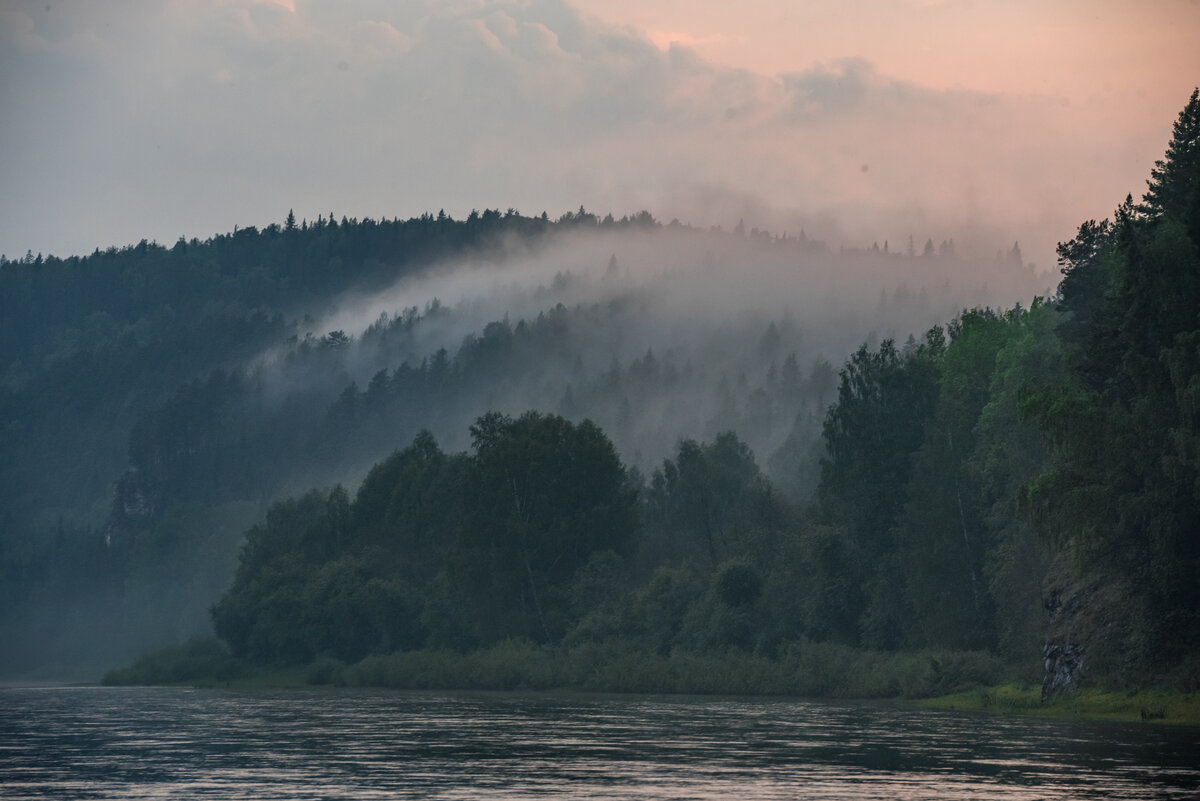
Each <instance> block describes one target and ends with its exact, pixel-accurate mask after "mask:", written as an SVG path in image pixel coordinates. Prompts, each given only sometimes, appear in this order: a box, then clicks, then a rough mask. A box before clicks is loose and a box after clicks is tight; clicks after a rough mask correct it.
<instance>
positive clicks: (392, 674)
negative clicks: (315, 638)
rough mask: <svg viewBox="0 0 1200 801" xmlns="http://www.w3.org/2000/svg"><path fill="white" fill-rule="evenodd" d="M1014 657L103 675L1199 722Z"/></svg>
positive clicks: (147, 681) (510, 655) (503, 652)
mask: <svg viewBox="0 0 1200 801" xmlns="http://www.w3.org/2000/svg"><path fill="white" fill-rule="evenodd" d="M1012 673H1013V671H1012V668H1011V667H1010V666H1008V665H1005V664H1003V663H1002V662H1001V661H1000V660H999V659H997V658H996V657H995V656H993V655H991V654H987V653H984V652H980V651H935V650H928V651H919V652H910V653H889V652H883V651H866V650H861V649H855V648H849V647H847V646H843V645H837V644H833V643H815V642H810V641H805V640H800V641H796V642H792V643H789V644H787V645H786V646H785V647H783V648H781V649H780V651H779V653H778V654H776V655H775V656H773V657H768V656H762V655H756V654H752V653H747V652H744V651H736V650H730V651H726V652H723V653H694V652H687V651H680V650H676V651H673V652H671V653H670V654H666V655H664V654H658V653H646V652H644V651H640V650H637V649H634V648H629V647H627V646H623V645H622V644H619V643H609V644H595V643H586V644H582V645H577V646H575V647H571V648H564V647H551V646H545V645H538V644H535V643H532V642H529V641H525V640H507V641H504V642H502V643H499V644H497V645H495V646H493V647H491V648H487V649H482V650H477V651H470V652H466V653H460V652H457V651H448V650H421V651H408V652H398V653H393V654H387V655H372V656H368V657H366V658H364V659H362V660H361V661H359V662H356V663H354V664H350V665H347V664H345V663H343V662H341V661H339V660H337V659H335V658H332V657H325V658H319V659H316V660H314V661H313V662H311V663H309V664H307V665H303V666H273V667H264V666H253V665H249V664H247V663H245V662H243V661H241V660H238V659H237V658H235V657H233V656H232V655H231V654H230V653H229V651H228V649H227V648H226V647H225V645H224V644H223V643H221V642H220V641H219V640H217V639H215V638H201V639H195V640H191V641H189V642H188V643H185V644H184V645H180V646H172V647H170V648H165V649H163V650H160V651H156V652H154V653H151V654H147V655H146V656H144V657H142V658H141V659H139V660H138V661H137V662H136V663H134V664H133V665H131V666H129V667H126V668H122V669H119V670H114V671H111V672H109V673H108V674H107V675H106V676H105V677H104V680H103V683H104V684H106V685H184V686H196V687H221V688H236V689H250V688H297V687H309V686H339V687H381V688H390V689H397V690H489V691H549V690H570V691H584V692H605V693H647V694H684V695H757V696H783V697H806V698H824V699H851V698H854V699H905V700H915V701H917V702H918V703H919V704H920V705H921V706H926V707H930V708H938V709H950V710H958V711H967V712H989V713H1000V714H1019V715H1034V716H1048V717H1070V718H1088V719H1104V720H1125V721H1138V720H1141V721H1146V722H1154V723H1173V724H1190V725H1196V724H1200V694H1197V693H1195V692H1183V691H1179V690H1174V689H1170V688H1149V689H1142V690H1120V691H1106V690H1104V689H1101V688H1096V687H1091V688H1084V689H1082V690H1079V691H1077V692H1076V693H1075V694H1073V695H1072V696H1069V697H1062V698H1057V699H1053V700H1051V701H1048V702H1044V703H1043V702H1042V701H1041V697H1040V688H1039V686H1038V685H1037V684H1031V683H1029V682H1011V683H1002V682H1004V681H1005V680H1006V679H1009V678H1010V677H1011V676H1012Z"/></svg>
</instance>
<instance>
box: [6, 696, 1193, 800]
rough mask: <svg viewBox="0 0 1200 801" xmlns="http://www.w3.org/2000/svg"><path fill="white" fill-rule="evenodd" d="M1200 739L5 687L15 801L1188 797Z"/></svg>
mask: <svg viewBox="0 0 1200 801" xmlns="http://www.w3.org/2000/svg"><path fill="white" fill-rule="evenodd" d="M1198 753H1200V729H1196V728H1186V729H1184V728H1173V727H1162V726H1146V725H1115V724H1098V723H1078V722H1061V721H1041V720H1025V719H1013V718H998V717H982V716H970V715H958V714H954V713H945V712H935V711H924V710H914V709H911V708H907V707H900V706H894V705H887V704H836V703H814V702H803V701H792V700H757V699H755V700H747V699H708V698H704V699H696V698H676V697H639V696H634V697H622V696H590V695H582V696H572V695H513V694H461V693H440V694H439V693H395V692H383V691H379V692H373V691H333V690H313V691H271V692H230V691H219V690H184V689H167V688H151V689H146V688H95V687H93V688H31V689H0V797H3V798H6V799H25V798H56V799H72V798H113V799H116V798H120V799H138V798H229V799H234V798H255V799H263V798H278V799H308V798H313V799H315V798H321V799H328V798H355V799H360V798H362V799H370V798H389V799H392V798H441V799H458V798H463V799H465V798H471V799H478V798H484V799H492V798H530V797H553V798H580V799H583V798H587V799H593V798H628V799H646V798H675V799H709V798H712V799H717V798H719V799H723V801H734V800H735V799H784V798H786V799H1068V798H1070V799H1079V798H1128V799H1166V798H1186V797H1188V796H1189V795H1190V794H1192V793H1194V792H1196V790H1197V788H1198V787H1200V762H1198V761H1197V757H1196V754H1198Z"/></svg>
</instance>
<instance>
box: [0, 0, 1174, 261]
mask: <svg viewBox="0 0 1200 801" xmlns="http://www.w3.org/2000/svg"><path fill="white" fill-rule="evenodd" d="M0 14H3V20H2V25H0V31H2V32H0V37H2V39H3V42H2V44H3V46H2V47H0V75H2V76H3V77H2V78H0V81H2V82H3V83H2V84H0V86H2V87H3V92H4V101H5V102H4V103H3V104H2V106H0V114H2V115H3V116H2V117H0V122H2V123H3V127H4V130H5V132H6V133H5V138H6V147H5V148H3V150H2V151H0V181H3V183H4V185H5V187H6V189H7V190H8V191H6V192H5V193H4V200H3V201H0V203H3V207H2V208H0V212H2V213H0V250H3V251H4V252H5V253H7V255H9V256H10V257H16V256H20V255H22V254H23V253H24V250H25V249H26V248H30V249H33V250H34V251H39V250H41V251H47V252H55V253H57V254H60V255H65V254H69V253H77V252H90V250H91V249H92V248H94V247H97V246H100V247H104V246H107V245H114V244H115V245H122V244H127V243H130V242H134V241H137V240H138V239H140V238H143V237H145V238H151V239H157V240H159V241H172V240H174V239H175V238H177V237H178V236H181V235H183V236H189V237H190V236H197V235H198V236H206V235H208V234H209V233H213V232H217V231H224V230H229V229H231V228H232V227H233V226H234V225H238V224H240V225H246V224H258V225H262V224H265V223H267V222H270V221H272V220H277V219H279V218H281V217H282V216H283V214H285V213H286V211H287V209H288V208H294V209H296V212H297V214H298V215H299V216H301V217H315V216H316V215H317V214H319V213H329V212H334V213H335V214H337V215H339V216H340V215H342V214H346V215H349V216H375V217H378V216H381V215H382V216H387V217H391V216H394V215H399V216H408V215H413V214H418V213H420V212H422V211H426V210H436V209H438V208H445V209H446V210H447V211H449V212H451V213H454V214H455V215H465V213H466V212H467V211H469V210H470V209H471V208H484V207H499V208H507V207H510V206H511V207H516V208H519V209H521V210H523V211H525V212H536V211H540V210H542V209H548V210H550V211H551V212H552V213H557V212H559V211H561V210H564V209H568V208H576V207H578V206H579V205H580V204H584V205H586V206H587V207H588V208H591V209H594V210H600V211H602V212H603V211H608V210H612V211H615V212H616V213H618V214H620V213H625V212H632V211H636V210H638V209H640V208H649V209H651V210H652V211H654V213H655V214H656V215H657V216H659V217H661V218H664V219H670V218H671V217H678V218H680V219H681V220H683V221H685V222H692V223H694V224H697V225H711V224H722V225H725V226H732V225H734V224H735V223H736V222H737V220H738V219H739V218H741V217H746V216H747V215H749V216H750V218H749V219H747V220H746V223H747V225H759V226H762V227H771V228H772V229H774V230H785V229H790V230H792V231H796V230H798V229H799V228H801V227H807V228H808V231H809V233H810V234H815V235H820V236H824V237H826V238H827V239H830V240H831V241H834V242H845V243H847V244H850V245H869V244H870V242H871V241H873V240H883V239H885V238H889V237H890V238H891V239H893V240H895V239H898V238H900V237H902V236H906V235H908V234H910V233H911V234H914V235H915V236H917V237H918V238H923V237H925V236H933V237H935V238H938V239H940V238H944V237H950V236H954V237H956V238H957V239H958V240H959V241H960V243H964V244H966V243H967V242H968V241H969V240H972V239H974V240H978V244H979V248H980V249H981V250H986V249H990V248H994V247H997V246H998V245H999V244H1001V243H1008V244H1011V241H1012V240H1014V239H1020V240H1021V241H1022V242H1023V244H1024V246H1025V251H1026V253H1027V254H1029V255H1031V256H1032V257H1033V258H1034V260H1035V261H1037V262H1038V263H1039V264H1041V265H1042V266H1043V267H1049V266H1050V264H1049V263H1050V261H1051V259H1052V256H1051V255H1050V253H1051V246H1052V244H1053V243H1054V242H1055V241H1057V240H1059V239H1063V238H1066V237H1068V236H1069V235H1070V234H1071V233H1072V230H1073V226H1074V225H1075V224H1077V223H1078V222H1079V221H1080V219H1082V218H1085V217H1087V216H1096V214H1097V213H1099V214H1103V213H1104V211H1105V210H1106V209H1107V208H1108V207H1110V206H1111V205H1113V204H1115V202H1117V201H1118V200H1119V199H1120V198H1121V197H1123V195H1124V193H1125V192H1126V191H1135V190H1136V189H1137V186H1138V182H1137V179H1136V178H1133V179H1127V178H1126V176H1124V175H1121V174H1114V171H1113V170H1111V169H1109V170H1105V171H1104V175H1103V176H1100V175H1097V170H1096V167H1097V165H1098V164H1101V163H1105V154H1106V153H1107V152H1109V151H1110V150H1111V149H1112V148H1113V147H1114V139H1113V137H1112V136H1108V137H1106V136H1102V135H1099V134H1092V135H1083V133H1084V132H1086V131H1094V130H1095V129H1096V128H1097V126H1095V125H1092V123H1093V122H1094V120H1092V119H1085V118H1087V117H1088V113H1087V112H1083V111H1081V110H1080V109H1079V108H1078V107H1075V108H1072V107H1065V106H1063V105H1062V104H1060V103H1058V102H1057V101H1051V100H1049V99H1045V98H1037V97H1023V96H1007V95H997V94H986V93H979V92H971V91H966V90H956V91H935V90H932V89H927V88H923V87H921V86H918V85H915V84H911V83H906V82H903V81H897V80H893V79H889V78H888V77H887V76H885V75H881V74H879V73H878V72H877V71H876V70H875V69H874V67H873V66H872V65H871V64H870V63H869V62H867V61H864V60H862V59H857V58H848V59H844V60H840V61H836V62H829V63H822V64H816V65H813V66H812V67H811V68H810V69H808V70H805V71H802V72H797V73H793V74H788V75H782V76H764V75H758V74H755V73H752V72H748V71H745V70H739V69H734V68H729V67H723V66H719V65H715V64H712V63H710V62H707V61H705V60H703V59H702V58H700V57H699V56H698V55H696V54H695V53H694V52H693V51H691V50H689V49H688V48H686V47H684V46H682V45H679V44H677V43H676V44H671V45H669V46H668V48H667V49H666V50H663V49H661V48H660V47H658V46H657V45H656V44H655V43H654V42H653V41H651V39H650V38H649V36H648V35H644V34H642V33H639V32H636V31H632V30H629V29H624V28H619V27H614V26H609V25H605V24H603V23H599V22H596V21H594V20H589V19H586V18H583V17H581V16H580V15H579V14H578V13H577V12H576V11H575V10H573V9H572V7H571V6H570V5H568V4H566V3H564V2H561V0H530V1H529V2H522V3H515V2H503V1H502V0H479V1H478V2H461V3H443V2H433V0H427V1H424V2H421V1H418V2H404V3H383V2H372V1H370V0H359V1H358V2H345V3H319V2H315V0H309V1H307V2H306V0H298V2H296V3H295V4H294V10H291V9H289V8H288V7H287V6H285V5H283V4H279V3H262V2H248V1H245V0H226V1H225V2H218V3H204V2H185V1H184V0H180V1H179V2H173V3H168V4H156V3H129V4H120V5H119V6H113V5H112V4H108V3H99V2H80V3H72V4H69V5H68V4H57V3H55V4H46V3H44V2H17V3H12V4H9V5H7V6H6V8H5V9H4V10H3V11H2V12H0ZM1166 123H1167V121H1164V126H1165V125H1166ZM1114 136H1115V135H1114ZM1117 144H1120V145H1122V146H1123V148H1124V150H1125V151H1128V150H1129V149H1130V146H1129V143H1120V142H1117ZM1149 153H1150V154H1151V155H1153V153H1154V151H1153V150H1150V151H1149ZM1145 166H1146V165H1145V164H1140V163H1138V164H1135V165H1133V167H1134V168H1132V169H1131V170H1130V174H1131V175H1135V176H1140V175H1142V174H1143V173H1144V171H1145ZM1118 172H1119V171H1118ZM1098 198H1100V199H1101V200H1100V201H1099V202H1101V203H1102V204H1103V205H1101V206H1100V207H1099V209H1097V208H1095V204H1096V203H1097V202H1098V201H1097V199H1098ZM735 215H736V216H735Z"/></svg>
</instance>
